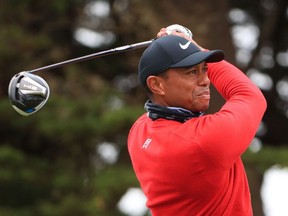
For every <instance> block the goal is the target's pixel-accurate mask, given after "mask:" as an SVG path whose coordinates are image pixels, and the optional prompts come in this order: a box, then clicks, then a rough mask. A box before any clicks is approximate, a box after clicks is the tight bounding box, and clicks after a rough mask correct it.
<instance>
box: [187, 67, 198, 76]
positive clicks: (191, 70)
mask: <svg viewBox="0 0 288 216" xmlns="http://www.w3.org/2000/svg"><path fill="white" fill-rule="evenodd" d="M197 72H198V70H197V69H195V68H191V69H190V68H189V70H187V71H186V74H187V75H189V74H197Z"/></svg>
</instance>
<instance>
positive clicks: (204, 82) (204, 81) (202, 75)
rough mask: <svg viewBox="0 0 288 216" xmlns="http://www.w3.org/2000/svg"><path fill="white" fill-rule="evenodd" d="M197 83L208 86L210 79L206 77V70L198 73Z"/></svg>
mask: <svg viewBox="0 0 288 216" xmlns="http://www.w3.org/2000/svg"><path fill="white" fill-rule="evenodd" d="M198 84H199V85H200V86H210V79H209V77H208V74H207V72H205V73H200V75H199V79H198Z"/></svg>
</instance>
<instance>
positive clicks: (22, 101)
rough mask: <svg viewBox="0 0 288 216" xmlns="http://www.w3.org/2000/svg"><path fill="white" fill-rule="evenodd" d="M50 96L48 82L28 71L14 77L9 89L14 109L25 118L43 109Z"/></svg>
mask: <svg viewBox="0 0 288 216" xmlns="http://www.w3.org/2000/svg"><path fill="white" fill-rule="evenodd" d="M49 95H50V89H49V86H48V84H47V83H46V81H45V80H44V79H43V78H41V77H39V76H37V75H34V74H31V73H29V72H26V71H23V72H20V73H18V74H16V75H15V76H14V77H12V79H11V81H10V83H9V87H8V96H9V99H10V102H11V105H12V107H13V108H14V109H15V110H16V112H18V113H19V114H21V115H23V116H29V115H31V114H33V113H35V112H37V111H38V110H39V109H41V108H42V107H43V106H44V104H45V103H46V102H47V100H48V98H49Z"/></svg>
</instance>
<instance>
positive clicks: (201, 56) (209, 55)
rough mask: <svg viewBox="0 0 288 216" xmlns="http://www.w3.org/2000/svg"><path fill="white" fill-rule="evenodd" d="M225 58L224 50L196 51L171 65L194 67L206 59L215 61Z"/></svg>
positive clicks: (175, 66) (211, 61) (171, 66)
mask: <svg viewBox="0 0 288 216" xmlns="http://www.w3.org/2000/svg"><path fill="white" fill-rule="evenodd" d="M223 59H224V52H223V51H222V50H213V51H202V52H196V53H192V54H191V55H189V56H187V57H185V58H184V59H182V60H180V61H179V62H177V63H175V64H173V65H170V68H179V67H192V66H195V65H197V64H200V63H201V62H204V61H205V62H207V63H213V62H219V61H222V60H223Z"/></svg>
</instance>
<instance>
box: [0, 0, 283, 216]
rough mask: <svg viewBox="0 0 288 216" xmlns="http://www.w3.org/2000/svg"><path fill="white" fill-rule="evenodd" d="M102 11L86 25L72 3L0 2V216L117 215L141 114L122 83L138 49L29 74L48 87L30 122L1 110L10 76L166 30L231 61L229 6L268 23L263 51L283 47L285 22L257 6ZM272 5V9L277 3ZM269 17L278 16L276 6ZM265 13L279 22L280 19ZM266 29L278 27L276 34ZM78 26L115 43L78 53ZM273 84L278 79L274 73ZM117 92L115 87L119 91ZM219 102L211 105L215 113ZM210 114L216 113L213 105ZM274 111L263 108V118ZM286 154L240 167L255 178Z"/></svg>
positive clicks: (122, 5)
mask: <svg viewBox="0 0 288 216" xmlns="http://www.w3.org/2000/svg"><path fill="white" fill-rule="evenodd" d="M104 2H107V3H108V5H109V6H110V14H109V16H108V17H97V16H95V15H94V16H92V18H91V17H90V18H88V17H87V11H86V12H85V9H84V8H85V3H86V2H85V1H80V0H51V1H49V2H47V1H36V0H27V1H16V0H9V1H1V2H0V5H1V7H0V24H1V29H0V68H1V70H2V71H1V73H0V113H1V115H0V122H1V125H0V137H1V140H0V215H1V216H2V215H3V216H26V215H27V216H28V215H29V216H34V215H35V216H39V215H41V216H42V215H43V216H52V215H53V216H54V215H61V216H65V215H69V216H70V215H83V216H85V215H87V216H90V215H98V216H106V215H107V216H110V215H115V216H116V215H122V214H121V213H120V212H119V211H118V209H117V207H116V206H117V202H118V201H119V199H120V198H121V196H122V195H123V193H124V192H125V191H126V190H127V188H129V187H137V186H138V182H137V180H136V177H135V175H134V173H133V171H132V166H131V163H130V159H129V156H128V153H127V148H126V138H127V134H128V131H129V128H130V127H131V125H132V124H133V122H134V120H135V119H136V118H137V117H138V116H139V115H141V114H142V113H143V112H144V109H143V103H144V101H145V100H146V95H145V93H144V92H143V89H142V88H141V87H140V86H138V85H137V83H136V82H135V80H134V83H133V82H132V84H131V82H130V83H128V84H130V85H128V84H127V80H129V77H130V76H131V74H135V73H136V71H137V64H138V61H139V58H140V55H141V52H142V51H143V50H138V51H133V52H127V53H122V54H119V55H117V56H115V55H114V56H107V57H103V58H101V59H97V60H93V61H92V60H91V61H89V62H85V64H84V63H79V64H74V65H69V66H66V67H62V68H58V69H55V70H53V71H49V72H43V73H39V74H38V75H40V76H41V77H43V78H44V79H45V80H46V81H47V82H48V84H49V86H50V89H51V96H50V98H49V100H48V102H47V104H46V105H45V106H44V107H43V108H42V109H41V110H40V111H39V112H38V113H35V114H33V115H31V116H29V117H23V116H20V115H18V114H17V113H16V112H15V111H14V110H13V109H12V108H11V105H10V103H9V101H8V98H7V87H8V83H9V80H10V79H11V77H12V76H13V75H14V74H16V73H18V72H20V71H21V70H28V69H34V68H38V67H41V66H45V65H48V64H52V63H55V62H60V61H63V60H66V59H71V58H74V57H78V56H81V55H86V54H89V53H91V52H96V51H98V50H99V49H101V50H102V49H106V48H112V46H113V47H116V46H121V45H123V44H131V43H135V42H138V41H139V42H140V41H144V40H148V39H151V38H153V37H155V34H156V32H157V31H158V30H159V28H161V27H163V26H167V25H170V24H172V23H179V24H182V25H184V26H187V27H189V28H192V31H193V33H194V34H195V36H194V37H195V39H196V40H197V42H199V43H200V44H204V45H205V46H207V47H209V48H221V49H223V50H224V51H225V53H226V58H227V59H228V60H231V61H234V53H235V50H234V47H233V43H232V38H231V35H230V34H229V32H230V23H229V22H228V21H227V14H228V12H229V10H230V9H231V8H233V7H241V8H243V9H244V10H246V11H248V12H249V13H252V14H254V15H255V17H256V18H257V17H258V22H257V23H258V24H259V26H260V29H262V28H261V27H263V26H264V27H265V26H267V25H266V23H262V22H260V20H276V21H275V22H273V23H272V24H271V25H272V26H277V29H275V32H274V33H275V34H273V32H272V33H271V35H275V37H276V36H277V37H278V36H279V38H280V39H281V40H280V39H279V40H273V37H264V36H265V35H264V36H263V37H264V38H266V39H267V41H269V44H274V42H275V47H276V48H277V49H278V50H279V49H280V46H279V44H280V43H281V42H280V41H284V40H283V38H284V39H285V38H288V37H287V34H284V33H285V32H284V30H285V29H287V28H285V27H286V26H287V25H286V24H285V19H284V18H283V19H281V20H280V21H281V22H280V21H279V20H278V21H279V22H277V19H269V18H270V17H271V16H270V15H271V14H274V13H268V12H269V11H267V10H266V12H267V13H265V11H264V12H263V11H262V12H261V10H263V7H259V5H260V4H261V1H252V2H251V1H241V3H240V2H239V1H231V2H230V1H225V0H224V1H219V2H218V1H217V2H216V1H212V0H209V1H199V2H196V1H195V2H193V4H191V2H189V1H184V0H181V1H180V2H179V1H177V2H173V1H160V2H159V4H158V3H157V4H155V1H152V0H147V1H145V3H143V1H134V0H130V1H104ZM229 2H230V3H231V5H230V3H229ZM273 2H274V3H275V4H276V5H280V3H281V5H282V4H284V3H285V1H280V0H277V1H276V0H275V1H273ZM277 8H278V7H277ZM279 8H280V9H283V10H284V9H285V5H284V6H283V7H279ZM279 8H278V9H279ZM279 11H281V10H279ZM272 12H273V10H272ZM203 14H204V15H203ZM265 14H266V15H265ZM275 14H276V15H277V14H278V15H279V16H280V14H281V13H275ZM282 16H283V15H282ZM255 17H253V18H254V19H256V18H255ZM260 18H261V19H260ZM262 18H263V19H262ZM264 18H265V19H264ZM286 20H287V19H286ZM275 23H279V27H278V25H276V24H275ZM280 24H281V25H283V26H284V27H283V26H282V27H281V26H280ZM79 26H80V27H83V26H84V27H87V28H89V29H91V30H95V31H97V32H105V31H109V32H112V33H113V35H114V36H115V41H114V42H113V43H112V44H105V46H103V47H99V48H97V49H92V48H87V47H84V46H82V45H81V44H79V43H78V42H77V41H75V39H74V31H75V29H77V27H79ZM215 26H216V27H215ZM218 26H221V28H219V27H218ZM282 29H283V32H282V31H280V30H282ZM268 30H269V29H268ZM268 30H266V29H265V31H263V32H264V33H265V32H269V31H268ZM270 32H271V31H270ZM264 33H263V34H264ZM285 35H286V36H285ZM280 36H281V37H280ZM260 42H261V44H259V48H258V49H257V50H256V51H255V54H254V59H257V58H256V57H257V52H258V51H259V52H260V48H261V47H260V46H261V45H265V44H266V41H265V40H262V41H260ZM283 44H284V43H283ZM275 52H277V50H275ZM253 62H256V61H253ZM251 65H252V63H251ZM251 65H250V66H251ZM252 66H253V65H252ZM278 69H281V70H278ZM278 69H277V71H278V72H281V74H282V75H283V71H285V68H283V67H279V65H278ZM273 70H275V69H273V68H271V69H270V71H273ZM274 75H275V76H276V78H278V79H280V78H282V75H279V73H274ZM277 76H279V77H277ZM130 78H131V77H130ZM132 80H133V79H132ZM130 81H131V80H130ZM121 83H122V88H120V87H119V86H121V85H120V84H121ZM123 83H124V85H123ZM266 95H267V96H268V97H267V98H270V101H269V103H270V104H273V102H274V98H278V97H277V96H275V91H274V92H272V93H268V92H266ZM271 98H272V99H273V100H271ZM219 101H220V100H218V99H216V103H218V105H219V104H220V102H219ZM212 103H213V102H212ZM277 104H278V106H279V103H277ZM281 104H282V103H280V105H281ZM212 106H213V107H214V108H213V110H217V109H216V108H215V107H216V105H213V104H212ZM276 110H277V109H276ZM274 111H275V110H273V109H270V108H269V112H270V113H271V112H272V113H273V112H274ZM281 113H282V112H281ZM281 113H280V117H279V115H278V117H277V118H275V119H273V120H271V119H272V117H271V116H273V115H267V116H266V117H265V118H266V119H265V120H266V122H268V123H269V122H272V123H273V124H272V125H273V126H274V125H279V124H278V120H279V118H281V121H280V120H279V122H285V121H284V120H285V118H283V113H282V114H281ZM277 114H279V113H277ZM286 121H287V120H286ZM275 122H276V123H275ZM285 127H286V126H285V125H284V126H283V127H282V126H281V127H280V126H279V128H281V129H282V128H285ZM279 128H277V127H272V129H271V127H270V128H269V132H270V131H271V132H270V134H272V135H269V137H270V138H269V137H268V138H269V140H272V141H275V140H277V139H280V138H281V139H282V138H283V139H282V140H286V136H278V133H276V132H275V131H277V130H278V131H279V133H280V132H281V131H284V132H283V133H285V131H286V130H284V129H282V130H279ZM283 133H282V132H281V134H282V135H283ZM271 136H272V138H271ZM262 138H263V139H265V137H262ZM266 138H267V137H266ZM104 142H109V143H113V145H115V146H117V148H118V150H119V156H118V160H117V162H116V163H115V164H107V163H106V162H105V161H103V160H102V158H101V157H100V155H99V152H97V146H98V145H99V144H101V143H104ZM269 144H270V145H275V143H272V144H271V143H269ZM276 144H277V143H276ZM286 155H287V151H286V149H285V148H284V147H283V148H279V149H277V148H272V147H265V148H264V149H263V150H262V151H260V152H259V153H257V154H252V153H249V152H248V153H247V154H245V155H244V156H243V158H244V161H245V163H246V164H247V165H248V166H250V165H252V166H257V167H259V169H260V170H261V171H262V172H264V170H265V169H266V168H267V167H269V166H270V165H273V164H274V163H276V162H277V163H281V164H282V165H287V163H286V162H285V161H286V160H285V158H287V157H286ZM255 215H256V214H255Z"/></svg>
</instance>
